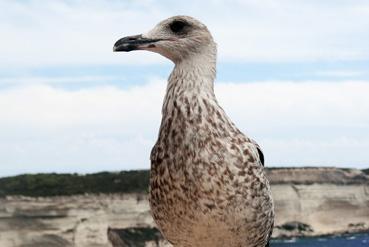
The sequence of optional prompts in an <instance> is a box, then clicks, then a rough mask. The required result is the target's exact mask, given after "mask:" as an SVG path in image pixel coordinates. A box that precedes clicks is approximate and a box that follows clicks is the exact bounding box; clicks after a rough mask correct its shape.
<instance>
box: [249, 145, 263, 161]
mask: <svg viewBox="0 0 369 247" xmlns="http://www.w3.org/2000/svg"><path fill="white" fill-rule="evenodd" d="M251 142H252V144H254V145H255V147H256V150H258V155H259V159H260V162H261V164H262V165H263V166H264V153H263V151H261V147H260V146H259V144H257V143H256V141H254V140H251Z"/></svg>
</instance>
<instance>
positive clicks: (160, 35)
mask: <svg viewBox="0 0 369 247" xmlns="http://www.w3.org/2000/svg"><path fill="white" fill-rule="evenodd" d="M206 47H211V48H213V50H214V53H215V50H216V48H215V47H216V45H215V43H214V41H213V38H212V36H211V34H210V32H209V30H208V29H207V27H206V26H205V25H204V24H202V23H201V22H199V21H198V20H196V19H194V18H192V17H189V16H173V17H170V18H168V19H166V20H163V21H161V22H160V23H159V24H157V25H156V26H155V27H154V28H153V29H152V30H150V31H149V32H147V33H145V34H139V35H134V36H128V37H124V38H121V39H119V40H118V41H117V42H116V43H115V44H114V48H113V51H115V52H118V51H126V52H128V51H133V50H148V51H152V52H156V53H159V54H161V55H163V56H164V57H167V58H168V59H170V60H172V61H173V62H174V63H178V62H180V61H182V60H184V59H186V58H188V57H189V56H191V55H192V54H197V53H201V51H203V50H204V49H205V48H206ZM205 50H206V49H205Z"/></svg>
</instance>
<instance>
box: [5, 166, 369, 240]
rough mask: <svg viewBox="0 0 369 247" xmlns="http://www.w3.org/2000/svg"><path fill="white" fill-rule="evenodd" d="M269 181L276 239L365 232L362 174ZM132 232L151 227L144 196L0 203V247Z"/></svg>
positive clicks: (316, 172) (285, 174)
mask: <svg viewBox="0 0 369 247" xmlns="http://www.w3.org/2000/svg"><path fill="white" fill-rule="evenodd" d="M267 176H268V177H269V178H270V180H271V184H272V193H273V196H274V201H275V206H276V208H275V209H276V222H275V226H276V228H275V230H274V234H273V236H274V237H278V236H296V235H319V234H331V233H337V232H345V231H356V230H364V229H368V226H369V178H368V176H367V175H365V174H364V173H362V172H361V171H360V170H346V169H345V170H343V169H334V168H299V169H294V168H289V169H271V170H269V171H268V173H267ZM133 227H141V228H142V227H154V222H153V220H152V218H151V216H150V213H149V205H148V202H147V199H146V195H143V194H113V195H81V196H66V197H40V198H30V197H22V196H8V197H5V198H1V199H0V246H2V247H13V246H14V247H15V246H17V247H18V246H27V247H32V246H35V247H36V246H37V247H42V246H56V247H57V246H76V247H79V246H81V247H84V246H86V247H87V246H89V247H93V246H96V247H98V246H101V247H103V246H111V245H110V243H109V241H108V234H107V231H108V229H109V228H110V229H124V228H133ZM135 229H136V228H135ZM149 242H150V241H149ZM149 245H150V246H157V245H158V244H156V243H155V242H153V241H151V242H150V243H149ZM164 245H166V244H164V243H162V242H160V246H164ZM122 246H124V245H122ZM126 246H129V245H126Z"/></svg>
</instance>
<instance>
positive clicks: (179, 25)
mask: <svg viewBox="0 0 369 247" xmlns="http://www.w3.org/2000/svg"><path fill="white" fill-rule="evenodd" d="M187 25H188V24H187V23H186V22H184V21H173V22H172V23H171V24H170V25H169V27H170V30H172V32H173V33H179V32H181V31H182V30H183V28H184V27H185V26H187Z"/></svg>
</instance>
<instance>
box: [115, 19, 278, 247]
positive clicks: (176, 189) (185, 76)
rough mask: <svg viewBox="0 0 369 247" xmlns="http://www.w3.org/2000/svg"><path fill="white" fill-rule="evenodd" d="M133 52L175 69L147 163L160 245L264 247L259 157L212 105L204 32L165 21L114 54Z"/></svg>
mask: <svg viewBox="0 0 369 247" xmlns="http://www.w3.org/2000/svg"><path fill="white" fill-rule="evenodd" d="M132 50H147V51H151V52H156V53H159V54H161V55H163V56H164V57H166V58H168V59H170V60H171V61H172V62H173V63H174V64H175V66H174V69H173V71H172V73H171V74H170V76H169V78H168V83H167V89H166V94H165V98H164V102H163V107H162V121H161V126H160V130H159V136H158V140H157V142H156V144H155V145H154V147H153V149H152V151H151V156H150V159H151V171H150V189H149V191H150V193H149V202H150V208H151V214H152V216H153V218H154V220H155V223H156V224H157V226H158V228H159V230H160V231H161V233H162V234H163V236H164V238H166V239H167V240H168V241H169V242H170V243H171V244H172V245H173V246H175V247H264V246H269V240H270V236H271V233H272V229H273V223H274V206H273V199H272V196H271V191H270V186H269V182H268V180H267V178H266V176H265V173H264V155H263V153H262V151H261V149H260V147H259V145H257V144H256V142H255V141H253V140H252V139H250V138H249V137H247V136H246V135H244V134H243V133H242V132H241V131H240V130H239V129H238V128H237V127H236V126H235V124H234V123H233V122H232V121H231V120H230V118H229V117H228V116H227V114H226V113H225V112H224V110H223V109H222V108H221V107H220V106H219V104H218V101H217V99H216V97H215V94H214V79H215V75H216V56H217V48H216V43H215V42H214V40H213V38H212V35H211V34H210V32H209V30H208V28H207V27H206V26H205V25H204V24H202V23H201V22H200V21H198V20H196V19H194V18H192V17H189V16H182V15H181V16H174V17H170V18H168V19H166V20H163V21H161V22H160V23H159V24H157V25H156V26H155V27H154V28H153V29H152V30H150V31H149V32H147V33H145V34H140V35H135V36H128V37H124V38H122V39H119V40H118V41H117V42H116V43H115V44H114V48H113V51H115V52H120V51H126V52H128V51H132ZM256 103H257V102H255V104H256ZM250 107H252V106H250Z"/></svg>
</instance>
